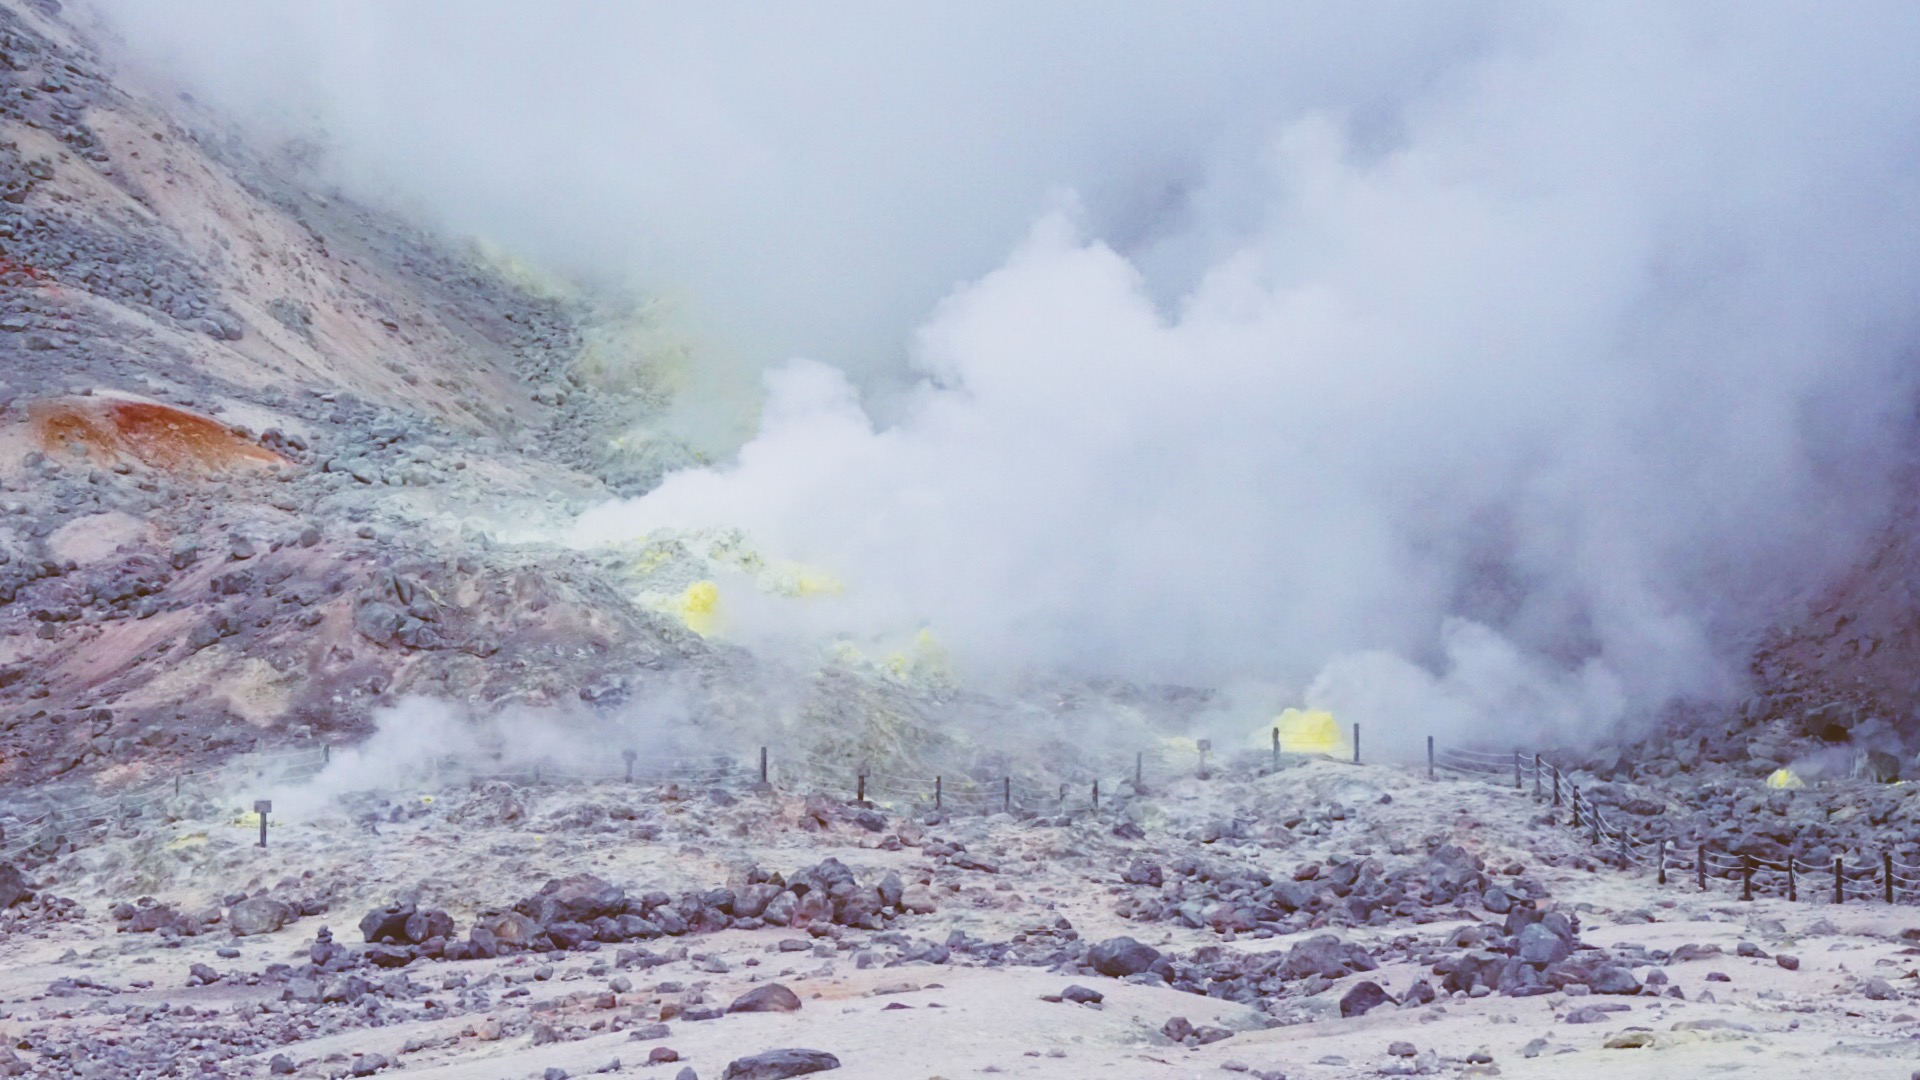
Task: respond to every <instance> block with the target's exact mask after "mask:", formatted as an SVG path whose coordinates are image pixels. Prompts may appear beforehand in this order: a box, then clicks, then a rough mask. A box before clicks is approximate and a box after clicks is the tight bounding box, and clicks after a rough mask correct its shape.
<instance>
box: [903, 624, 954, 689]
mask: <svg viewBox="0 0 1920 1080" xmlns="http://www.w3.org/2000/svg"><path fill="white" fill-rule="evenodd" d="M887 670H888V671H890V672H892V674H893V677H894V678H896V679H902V680H914V681H918V682H923V683H939V684H950V683H952V682H953V658H952V657H950V656H948V655H947V650H946V648H945V647H944V646H942V645H941V644H940V642H939V641H938V640H937V639H935V638H934V636H933V631H931V630H925V629H923V630H921V631H920V632H919V633H917V634H915V635H914V636H913V645H912V646H911V647H909V648H906V649H901V650H896V651H894V652H890V653H888V654H887Z"/></svg>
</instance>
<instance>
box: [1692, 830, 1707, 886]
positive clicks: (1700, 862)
mask: <svg viewBox="0 0 1920 1080" xmlns="http://www.w3.org/2000/svg"><path fill="white" fill-rule="evenodd" d="M1693 879H1694V882H1695V883H1696V884H1698V885H1699V886H1700V891H1701V892H1706V891H1707V842H1706V841H1704V840H1702V841H1701V842H1700V846H1699V847H1696V848H1694V849H1693Z"/></svg>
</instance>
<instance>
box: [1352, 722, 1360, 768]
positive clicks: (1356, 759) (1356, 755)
mask: <svg viewBox="0 0 1920 1080" xmlns="http://www.w3.org/2000/svg"><path fill="white" fill-rule="evenodd" d="M1353 763H1354V764H1355V765H1358V764H1360V721H1358V720H1355V721H1354V722H1353Z"/></svg>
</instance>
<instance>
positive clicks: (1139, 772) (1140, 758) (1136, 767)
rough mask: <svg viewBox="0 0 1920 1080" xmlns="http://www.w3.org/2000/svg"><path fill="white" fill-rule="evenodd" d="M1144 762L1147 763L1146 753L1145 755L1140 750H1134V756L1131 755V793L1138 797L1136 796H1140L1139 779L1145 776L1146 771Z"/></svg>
mask: <svg viewBox="0 0 1920 1080" xmlns="http://www.w3.org/2000/svg"><path fill="white" fill-rule="evenodd" d="M1146 761H1147V755H1146V753H1145V752H1144V751H1140V750H1136V751H1134V754H1133V793H1134V794H1135V795H1138V794H1140V781H1141V779H1142V778H1143V777H1144V775H1145V770H1146Z"/></svg>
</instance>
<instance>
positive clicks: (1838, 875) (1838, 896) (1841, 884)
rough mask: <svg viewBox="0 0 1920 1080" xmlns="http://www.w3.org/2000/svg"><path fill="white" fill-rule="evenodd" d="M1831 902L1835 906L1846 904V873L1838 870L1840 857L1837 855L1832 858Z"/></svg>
mask: <svg viewBox="0 0 1920 1080" xmlns="http://www.w3.org/2000/svg"><path fill="white" fill-rule="evenodd" d="M1833 902H1834V903H1836V904H1844V903H1846V902H1847V879H1846V871H1844V870H1842V869H1841V868H1840V856H1838V855H1835V856H1834V857H1833Z"/></svg>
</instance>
